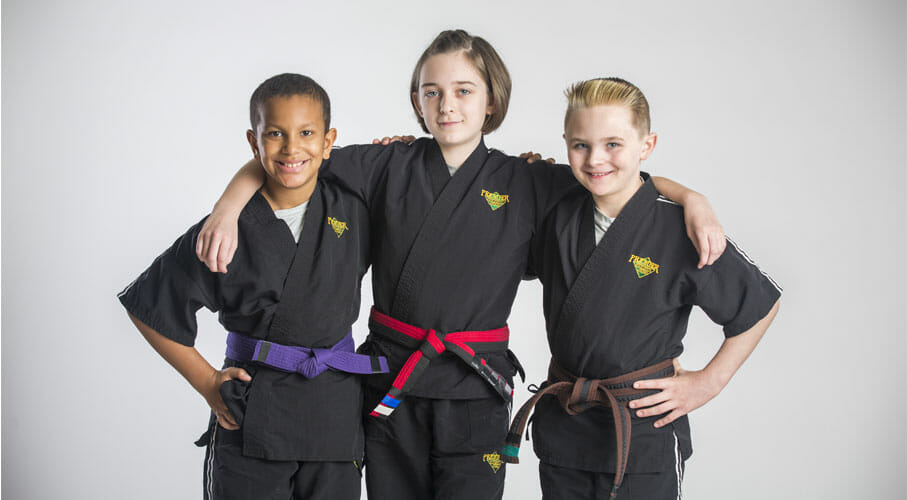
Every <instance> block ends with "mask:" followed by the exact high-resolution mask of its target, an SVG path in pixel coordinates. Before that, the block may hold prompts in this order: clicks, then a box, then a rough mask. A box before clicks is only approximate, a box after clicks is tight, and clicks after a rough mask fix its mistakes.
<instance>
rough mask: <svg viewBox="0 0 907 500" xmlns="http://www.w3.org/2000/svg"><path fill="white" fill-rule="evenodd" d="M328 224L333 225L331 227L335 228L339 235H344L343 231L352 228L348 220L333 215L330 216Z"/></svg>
mask: <svg viewBox="0 0 907 500" xmlns="http://www.w3.org/2000/svg"><path fill="white" fill-rule="evenodd" d="M328 224H330V225H331V228H332V229H333V230H334V233H336V234H337V237H338V238H339V237H341V236H343V232H344V231H346V230H347V229H349V228H350V226H349V225H347V223H346V222H343V221H339V220H337V219H335V218H333V217H328Z"/></svg>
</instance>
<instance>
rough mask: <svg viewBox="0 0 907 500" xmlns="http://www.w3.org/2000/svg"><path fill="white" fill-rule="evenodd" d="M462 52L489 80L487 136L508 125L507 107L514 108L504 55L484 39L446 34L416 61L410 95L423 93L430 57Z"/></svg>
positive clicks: (456, 32)
mask: <svg viewBox="0 0 907 500" xmlns="http://www.w3.org/2000/svg"><path fill="white" fill-rule="evenodd" d="M459 51H463V53H464V54H465V55H466V57H467V58H469V60H470V61H471V62H472V65H473V66H475V68H476V71H478V72H479V74H480V75H482V77H484V78H485V85H487V86H488V94H489V98H490V100H491V105H492V111H491V114H490V115H488V116H487V117H485V123H484V124H483V125H482V133H483V134H487V133H489V132H492V131H494V130H495V129H497V128H498V127H500V126H501V123H503V122H504V117H505V116H507V107H508V106H509V105H510V87H511V82H510V72H508V71H507V66H505V65H504V61H502V60H501V56H499V55H498V53H497V51H495V50H494V47H492V46H491V44H490V43H488V42H486V41H485V39H484V38H482V37H478V36H472V35H470V34H469V33H467V32H465V31H463V30H447V31H442V32H441V33H440V34H438V36H437V37H435V39H434V40H433V41H432V42H431V44H430V45H429V46H428V48H426V49H425V52H423V53H422V56H421V57H419V61H418V62H416V68H415V69H414V70H413V77H412V79H411V80H410V83H409V93H410V94H412V93H414V92H417V91H418V90H419V77H420V76H421V73H422V66H424V65H425V61H427V60H428V58H429V57H431V56H434V55H438V54H449V53H451V52H459ZM410 103H411V104H412V106H413V111H415V113H416V119H417V120H419V125H421V126H422V130H424V131H425V133H426V134H427V133H429V131H428V127H426V126H425V120H423V119H422V116H421V115H420V114H419V110H418V109H416V103H414V102H412V99H410Z"/></svg>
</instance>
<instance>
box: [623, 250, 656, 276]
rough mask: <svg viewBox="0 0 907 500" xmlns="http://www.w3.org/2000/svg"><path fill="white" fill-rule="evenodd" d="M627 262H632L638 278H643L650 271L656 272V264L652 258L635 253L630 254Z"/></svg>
mask: <svg viewBox="0 0 907 500" xmlns="http://www.w3.org/2000/svg"><path fill="white" fill-rule="evenodd" d="M627 262H632V263H633V268H634V269H636V277H637V278H639V279H642V278H645V277H646V276H648V275H650V274H652V273H655V274H658V264H656V263H654V262H652V259H650V258H648V257H646V258H642V257H639V256H637V255H631V256H630V260H628V261H627Z"/></svg>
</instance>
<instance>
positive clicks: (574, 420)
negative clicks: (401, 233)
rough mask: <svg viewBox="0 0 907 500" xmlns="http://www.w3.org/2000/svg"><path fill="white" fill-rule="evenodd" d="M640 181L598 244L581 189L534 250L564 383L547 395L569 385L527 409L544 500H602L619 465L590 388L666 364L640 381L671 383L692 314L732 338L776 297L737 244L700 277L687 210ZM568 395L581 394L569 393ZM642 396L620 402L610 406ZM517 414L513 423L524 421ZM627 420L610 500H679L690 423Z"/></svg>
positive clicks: (604, 409)
mask: <svg viewBox="0 0 907 500" xmlns="http://www.w3.org/2000/svg"><path fill="white" fill-rule="evenodd" d="M644 177H645V179H646V180H645V182H644V184H643V185H642V186H641V187H640V188H639V190H638V191H637V192H636V194H635V195H634V196H633V197H632V199H631V200H630V201H629V202H628V203H627V204H626V206H625V207H624V208H623V210H621V212H620V214H619V215H618V217H617V218H616V219H614V221H613V223H612V224H611V226H610V228H609V229H608V230H607V232H605V234H604V236H603V237H602V239H601V241H600V242H599V243H598V244H597V245H596V242H595V236H594V222H593V210H594V208H593V207H594V203H593V200H592V196H591V194H590V193H588V192H587V191H585V190H583V191H581V192H580V191H577V192H575V193H572V194H571V195H570V196H568V197H566V198H564V199H563V200H561V202H560V203H559V204H558V205H557V206H556V207H555V208H554V209H553V210H552V211H551V213H550V214H548V216H547V218H546V219H545V221H544V223H543V226H542V229H541V233H540V237H539V238H537V239H536V240H534V243H533V246H532V257H531V265H532V268H533V270H534V271H535V272H536V273H537V274H538V276H539V279H540V280H541V281H542V284H543V285H544V312H545V319H546V323H547V331H548V343H549V346H550V349H551V354H552V370H551V372H550V373H551V374H555V373H557V374H560V376H557V375H551V374H550V375H549V380H548V382H546V385H552V384H553V383H554V382H557V381H564V380H568V381H569V382H570V384H565V385H567V386H568V389H567V390H566V392H565V394H563V395H560V396H559V397H558V398H555V397H549V396H543V397H540V398H539V399H538V403H537V406H536V408H535V416H534V420H533V425H532V438H533V448H534V450H535V453H536V455H538V457H539V459H540V461H541V465H540V476H541V483H542V491H543V495H544V497H545V498H556V499H567V498H583V499H587V498H608V495H609V491H610V490H611V486H612V482H613V481H614V479H615V478H614V475H615V473H616V472H617V470H618V459H619V458H620V453H618V451H617V449H618V442H616V441H617V440H618V438H617V436H616V435H615V430H614V429H615V415H616V414H615V413H613V412H612V410H611V409H610V408H609V407H608V405H607V403H605V406H593V405H590V404H588V401H586V400H584V398H585V397H586V395H585V393H584V392H583V391H587V389H588V387H589V386H590V381H591V380H595V379H609V378H613V377H617V376H620V375H624V374H628V373H630V372H634V371H637V370H642V369H644V368H646V367H651V366H652V365H656V364H658V363H662V362H663V363H662V367H660V368H659V369H658V370H657V371H655V372H653V373H650V374H648V375H646V376H643V377H641V378H658V377H663V376H669V375H670V374H671V373H673V367H672V366H671V362H670V360H671V359H673V358H676V357H678V356H680V354H681V352H682V351H683V344H682V340H683V336H684V334H685V333H686V327H687V320H688V318H689V314H690V310H691V308H692V306H693V305H698V306H699V307H701V308H702V309H703V311H705V312H706V314H708V316H709V317H710V318H711V319H712V320H713V321H715V322H716V323H718V324H720V325H723V327H724V333H725V336H726V337H732V336H734V335H737V334H740V333H742V332H744V331H746V330H748V329H750V328H751V327H752V326H753V325H755V324H756V322H758V321H759V320H761V319H762V318H763V317H765V316H766V314H767V313H768V312H769V310H770V309H771V308H772V306H773V305H774V304H775V302H776V301H777V300H778V298H779V296H780V288H778V287H777V285H776V284H775V283H774V282H773V281H772V280H771V279H770V278H769V277H768V276H767V275H765V274H764V273H762V272H761V271H760V270H759V268H757V267H756V266H755V264H754V263H753V262H752V261H750V260H749V259H748V258H747V257H746V255H745V254H744V253H743V252H742V251H741V250H739V249H738V248H737V247H736V246H735V245H733V244H729V245H728V247H727V250H726V251H725V252H724V254H723V255H722V256H721V257H720V258H719V259H718V260H717V261H716V262H715V263H714V264H713V265H711V266H707V267H705V268H703V269H701V270H700V269H697V268H696V265H697V262H698V260H699V257H698V254H697V252H696V249H695V248H694V247H693V245H692V243H691V242H690V240H689V239H688V237H687V235H686V228H685V225H684V220H683V208H682V207H681V206H679V205H677V204H675V203H673V202H670V201H669V200H667V199H665V198H663V197H660V196H659V195H658V193H657V192H656V190H655V187H654V185H653V183H652V181H651V179H649V178H648V176H647V175H645V176H644ZM729 241H730V240H729ZM576 377H583V378H584V379H585V380H582V381H581V382H582V383H583V384H582V387H578V386H580V385H581V384H573V381H574V380H575V378H576ZM630 378H636V377H630ZM552 379H554V380H552ZM631 384H632V380H630V381H625V382H623V383H617V384H614V385H613V386H612V387H611V388H612V390H616V389H617V388H621V387H631ZM570 385H573V386H574V387H577V389H578V390H577V391H576V392H571V391H572V389H569V386H570ZM544 387H545V385H543V388H544ZM630 391H632V388H631V389H630ZM618 393H619V391H618ZM650 393H651V392H650ZM569 394H572V397H573V399H572V400H571V401H572V404H575V405H576V408H578V409H580V411H581V412H579V413H577V414H574V415H569V414H568V413H567V411H565V409H564V408H563V407H562V404H561V402H560V401H559V398H561V397H563V398H564V399H565V400H566V399H567V397H568V395H569ZM641 396H642V395H635V396H633V395H627V396H626V397H622V396H621V395H620V394H618V398H617V401H623V402H627V401H628V400H629V399H636V398H638V397H641ZM524 410H527V408H525V407H524V409H523V410H521V411H520V414H519V415H518V416H517V417H516V418H517V419H518V420H519V419H521V418H522V417H524V416H528V412H527V414H526V415H523V413H524ZM583 410H584V411H583ZM623 415H624V416H623V417H622V416H621V415H620V414H617V415H616V416H617V419H618V420H620V419H623V418H626V419H628V420H630V421H631V423H630V425H629V426H628V429H629V430H630V431H631V433H630V436H632V438H629V437H628V438H627V439H626V440H624V439H623V438H621V442H620V445H621V446H623V444H624V442H628V443H629V457H628V459H627V461H626V473H627V478H626V481H624V485H623V486H622V487H621V488H620V490H619V491H618V497H617V498H645V499H655V498H677V497H678V495H679V487H680V478H681V477H682V472H683V461H684V460H686V459H687V458H688V457H689V456H690V454H691V453H692V447H691V443H690V430H689V422H688V419H687V417H686V416H683V417H681V418H679V419H677V420H675V421H674V422H673V423H671V424H669V425H667V426H664V427H662V428H660V429H656V428H655V427H654V426H653V424H654V422H655V421H656V420H657V419H659V418H661V416H654V417H647V418H639V417H636V415H635V412H627V413H625V414H623ZM524 420H525V419H524ZM508 445H510V446H515V447H518V446H519V436H517V435H514V433H513V432H512V433H511V435H509V436H508ZM508 456H509V455H508ZM514 456H515V452H514Z"/></svg>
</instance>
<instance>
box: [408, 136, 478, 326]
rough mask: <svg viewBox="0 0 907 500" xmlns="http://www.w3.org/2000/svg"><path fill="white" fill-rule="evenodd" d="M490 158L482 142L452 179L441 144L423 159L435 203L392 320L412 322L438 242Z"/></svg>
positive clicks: (412, 249)
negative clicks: (427, 269) (412, 315)
mask: <svg viewBox="0 0 907 500" xmlns="http://www.w3.org/2000/svg"><path fill="white" fill-rule="evenodd" d="M487 158H488V150H487V149H486V148H485V141H484V140H483V141H479V145H478V146H477V147H476V149H475V151H473V152H472V154H471V155H469V158H467V159H466V161H465V162H464V163H463V165H461V166H460V168H459V170H458V171H457V173H456V175H454V176H450V174H449V172H448V171H447V164H446V162H445V161H444V158H443V156H442V155H441V150H440V148H439V147H438V144H437V142H436V141H431V144H429V145H428V147H427V148H426V150H425V154H424V156H423V159H424V161H425V163H426V168H427V169H428V173H429V177H430V178H431V183H432V191H433V194H434V195H435V201H434V204H433V205H432V207H431V210H429V212H428V214H427V215H426V216H425V218H424V219H423V220H422V225H421V226H420V228H419V231H418V233H416V237H415V239H414V240H413V244H412V246H410V249H409V253H408V254H407V256H406V261H405V262H404V264H403V269H402V271H401V273H400V278H399V280H398V281H397V287H396V289H395V294H394V302H393V306H392V307H391V316H392V317H394V318H396V319H399V320H401V321H407V320H409V316H410V314H411V312H412V308H413V306H414V305H415V303H416V299H417V298H418V296H419V292H420V290H421V289H422V285H423V280H422V277H423V276H424V274H425V269H426V268H427V267H428V264H429V263H430V262H431V260H432V258H433V254H434V250H435V249H436V248H437V245H438V241H439V240H440V237H441V236H442V235H443V234H444V231H445V229H446V227H447V225H448V221H449V220H450V218H451V216H452V215H453V212H454V210H455V209H456V208H457V206H458V205H459V204H460V203H461V201H462V200H463V197H464V196H466V192H467V191H468V189H469V187H470V186H471V185H472V184H473V182H474V181H475V179H476V176H478V174H479V171H480V170H481V168H482V165H484V164H485V160H486V159H487ZM441 174H443V176H442V175H441ZM445 177H446V178H445ZM442 181H443V182H442Z"/></svg>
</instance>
